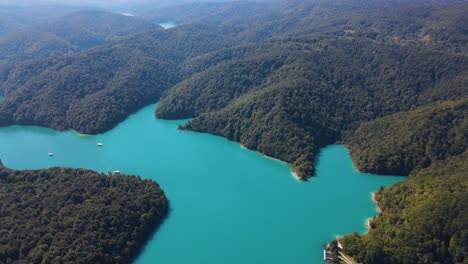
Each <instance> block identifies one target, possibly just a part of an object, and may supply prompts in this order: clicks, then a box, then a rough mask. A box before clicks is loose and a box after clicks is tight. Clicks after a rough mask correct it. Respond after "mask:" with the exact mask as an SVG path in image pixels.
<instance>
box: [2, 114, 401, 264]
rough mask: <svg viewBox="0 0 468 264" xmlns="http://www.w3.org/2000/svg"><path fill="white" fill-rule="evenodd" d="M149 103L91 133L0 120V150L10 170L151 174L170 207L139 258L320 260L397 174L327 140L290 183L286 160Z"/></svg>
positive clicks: (357, 226)
mask: <svg viewBox="0 0 468 264" xmlns="http://www.w3.org/2000/svg"><path fill="white" fill-rule="evenodd" d="M154 109H155V105H152V106H149V107H146V108H144V109H142V110H141V111H139V112H138V113H137V114H135V115H132V116H130V117H129V118H128V119H127V120H126V121H125V122H123V123H121V124H120V125H118V126H117V127H116V128H114V129H113V130H111V131H109V132H108V133H105V134H102V135H97V136H84V135H79V134H77V133H75V132H72V131H68V132H56V131H53V130H50V129H46V128H40V127H21V126H11V127H5V128H0V158H2V160H3V162H4V164H5V165H6V166H8V167H10V168H14V169H33V168H34V169H35V168H47V167H51V166H67V167H75V168H82V167H83V168H89V169H93V170H97V171H101V172H107V171H114V170H120V171H121V172H122V173H126V174H137V175H141V176H142V177H144V178H149V179H154V180H156V181H157V182H159V183H160V185H161V186H162V188H163V189H164V190H165V191H166V193H167V196H168V198H169V199H170V203H171V212H170V214H169V217H168V218H167V220H166V221H165V222H164V224H163V225H162V226H161V228H160V229H159V230H158V232H157V233H156V234H155V236H154V238H153V239H152V240H151V241H150V242H149V243H148V245H147V246H146V248H145V249H144V251H143V253H142V254H141V256H140V257H139V259H138V260H137V261H136V263H138V264H147V263H148V264H149V263H165V264H175V263H177V264H179V263H180V264H186V263H204V264H206V263H228V264H229V263H232V264H234V263H235V264H239V263H295V264H301V263H304V264H306V263H307V264H311V263H323V261H322V250H323V245H324V244H325V243H327V242H328V241H330V240H332V239H334V238H335V237H336V236H338V235H343V234H346V233H350V232H354V231H357V232H360V233H364V232H365V231H366V227H365V222H366V219H367V218H369V217H372V216H373V215H375V214H376V206H375V204H374V203H373V202H372V201H371V193H372V192H373V191H375V190H377V189H378V188H379V187H380V186H382V185H383V186H387V185H390V184H393V183H395V182H397V181H401V180H404V179H405V178H403V177H385V176H376V175H371V174H362V173H359V172H356V171H355V169H354V167H353V163H352V161H351V159H350V156H349V153H348V150H347V149H345V148H344V147H343V146H341V145H334V146H329V147H327V148H325V149H323V150H322V151H321V153H320V156H319V163H318V167H317V177H315V178H313V179H311V180H310V181H309V182H299V181H298V180H296V179H295V178H294V177H293V176H292V175H291V169H290V167H289V166H287V165H286V164H283V163H281V162H278V161H275V160H272V159H270V158H267V157H264V156H262V155H260V154H258V153H256V152H254V151H250V150H246V149H242V148H241V147H240V145H239V144H237V143H234V142H230V141H227V140H225V139H223V138H221V137H215V136H211V135H207V134H199V133H192V132H186V131H178V130H176V128H177V126H178V125H179V124H181V123H184V121H164V120H156V119H155V118H154ZM97 142H101V143H103V144H104V147H102V148H99V147H97V146H96V143H97ZM48 152H53V153H54V154H55V156H54V157H48V155H47V153H48Z"/></svg>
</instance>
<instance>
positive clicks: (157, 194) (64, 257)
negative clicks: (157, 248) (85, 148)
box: [0, 165, 168, 264]
mask: <svg viewBox="0 0 468 264" xmlns="http://www.w3.org/2000/svg"><path fill="white" fill-rule="evenodd" d="M167 211H168V201H167V199H166V196H165V195H164V192H163V191H162V190H161V189H160V188H159V186H158V185H157V184H156V183H155V182H153V181H150V180H142V179H140V178H139V177H136V176H125V175H106V174H101V173H96V172H93V171H89V170H84V169H67V168H51V169H46V170H31V171H15V170H10V169H7V168H5V167H3V166H2V165H0V263H5V264H7V263H129V262H130V261H131V260H132V259H133V258H134V257H135V256H136V254H138V253H139V251H140V250H141V249H142V247H143V246H144V245H145V243H146V240H147V239H148V238H149V237H150V236H151V235H152V234H153V232H154V231H155V229H156V228H157V227H158V225H159V224H160V223H161V222H162V221H163V219H164V217H165V216H166V213H167Z"/></svg>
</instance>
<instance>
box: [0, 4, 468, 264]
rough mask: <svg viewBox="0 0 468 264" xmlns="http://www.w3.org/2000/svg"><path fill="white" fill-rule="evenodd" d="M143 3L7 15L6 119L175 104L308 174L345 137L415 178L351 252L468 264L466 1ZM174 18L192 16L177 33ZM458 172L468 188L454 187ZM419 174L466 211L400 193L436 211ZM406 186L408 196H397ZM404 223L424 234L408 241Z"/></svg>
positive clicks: (98, 118)
mask: <svg viewBox="0 0 468 264" xmlns="http://www.w3.org/2000/svg"><path fill="white" fill-rule="evenodd" d="M95 3H98V2H95ZM98 4H101V3H100V2H99V3H98ZM160 4H161V5H162V4H163V3H160ZM118 5H119V6H124V3H123V2H119V3H118ZM137 6H138V5H135V6H133V9H132V10H134V13H133V14H134V15H135V16H124V15H119V14H114V13H110V12H105V11H96V10H92V11H90V10H87V11H77V12H75V11H76V10H75V9H74V8H69V9H68V8H65V9H63V8H60V12H57V13H61V14H64V12H68V11H70V12H71V11H73V12H71V13H69V14H68V15H65V16H62V17H60V18H59V17H54V16H52V17H48V15H47V14H49V12H51V10H54V9H50V8H49V9H47V8H46V9H40V10H39V11H34V12H37V13H39V14H40V15H38V16H37V18H35V19H28V16H27V14H28V13H27V11H25V10H30V9H28V8H18V9H15V10H16V12H17V13H18V14H23V15H20V16H19V19H12V18H11V16H10V17H9V16H5V17H4V18H2V19H4V21H7V22H5V23H2V24H0V25H1V26H0V33H1V32H3V34H2V35H1V37H0V62H2V64H3V65H2V66H1V67H0V94H2V95H3V96H4V100H3V102H2V104H1V105H0V125H3V126H6V125H13V124H20V125H39V126H47V127H50V128H54V129H57V130H67V129H74V130H76V131H78V132H81V133H88V134H98V133H103V132H106V131H108V130H110V129H112V128H113V127H114V126H115V125H117V124H118V123H119V122H121V121H123V120H124V119H125V118H127V117H128V115H130V114H132V113H134V112H136V111H137V110H139V109H141V108H142V107H144V106H146V105H149V104H151V103H155V102H156V101H161V103H160V104H159V106H158V108H157V109H156V111H155V115H156V116H157V117H158V118H165V119H185V118H192V120H191V121H190V122H189V123H187V124H185V125H183V126H181V127H180V129H185V130H192V131H197V132H204V133H210V134H213V135H219V136H223V137H225V138H227V139H229V140H233V141H237V142H240V143H242V144H243V145H244V146H246V147H247V148H249V149H253V150H257V151H259V152H261V153H263V154H266V155H268V156H271V157H274V158H279V159H281V160H283V161H285V162H287V163H289V164H291V166H292V168H293V171H294V172H295V173H296V174H297V176H298V177H299V178H301V179H303V180H306V179H307V178H309V177H311V176H313V175H314V171H315V161H316V155H317V153H318V151H319V150H320V148H322V147H324V146H326V145H329V144H333V143H336V142H341V143H344V144H347V145H348V146H349V147H350V148H351V153H352V156H353V158H354V161H355V162H357V167H358V168H360V169H362V170H364V171H367V172H375V173H380V174H398V175H408V174H410V175H412V177H413V176H414V177H415V179H414V180H410V181H408V183H402V184H400V185H398V187H394V188H392V189H391V190H389V191H381V192H379V197H378V199H380V200H379V201H382V202H383V203H384V207H385V208H389V209H388V210H391V212H392V213H391V214H389V215H384V216H383V218H382V219H383V220H376V221H375V222H372V223H373V224H374V225H375V226H377V225H380V226H378V227H374V228H375V231H371V232H370V235H369V236H366V237H364V238H362V237H360V236H348V237H347V238H345V241H346V243H345V244H346V248H345V252H347V253H348V254H350V255H352V256H353V257H355V258H356V259H357V260H358V261H363V262H364V263H435V262H440V263H464V261H466V260H467V259H468V253H467V252H468V249H467V248H468V241H467V240H466V237H468V236H458V235H455V234H458V232H462V233H463V234H466V232H468V231H467V229H466V227H463V226H462V225H460V224H459V223H460V222H462V220H460V219H465V216H466V211H461V210H462V209H460V208H463V206H461V202H463V201H461V198H460V199H454V200H453V199H451V198H450V199H449V198H447V197H450V194H447V192H448V193H453V194H454V195H456V197H462V198H463V197H464V198H466V197H465V196H464V195H463V192H464V191H466V184H464V182H466V176H467V174H466V168H465V165H467V164H466V162H467V160H466V148H467V142H468V138H467V134H466V131H467V129H468V128H467V127H466V124H467V123H468V113H467V109H466V98H467V97H468V57H467V52H468V50H467V47H468V31H467V25H466V17H465V16H466V14H468V3H467V2H466V1H463V0H448V1H436V0H427V1H426V0H390V1H384V0H349V1H329V0H316V1H312V0H310V1H299V0H284V1H281V0H277V1H271V2H260V1H239V2H227V3H224V2H216V3H203V2H201V3H189V4H184V5H182V4H179V5H174V6H166V7H162V8H161V7H159V8H154V7H151V4H148V3H147V2H142V3H141V5H139V6H140V7H142V6H145V8H142V9H141V8H140V9H139V8H136V7H137ZM31 12H33V11H31ZM10 21H14V22H10ZM160 22H176V23H178V24H179V26H177V27H175V28H172V29H169V30H165V29H162V28H161V27H159V26H157V25H156V24H157V23H160ZM444 161H447V163H444ZM446 164H455V165H454V166H453V168H455V169H454V171H451V172H450V173H448V172H443V173H441V172H440V169H439V168H440V167H441V166H442V167H443V166H447V165H446ZM437 177H440V178H437ZM444 177H445V178H446V179H447V181H446V182H445V180H444V179H445V178H444ZM439 181H443V182H444V183H443V184H439ZM450 182H457V183H460V185H459V186H458V185H457V186H458V187H457V189H456V190H447V189H446V188H448V187H447V186H448V185H449V184H448V183H450ZM415 184H419V185H420V186H428V187H427V188H428V189H430V190H431V193H430V194H427V197H429V198H430V199H435V200H437V199H438V197H439V198H441V199H448V200H450V203H453V204H454V206H453V207H451V208H444V207H443V206H444V204H442V203H436V204H434V205H433V206H434V207H436V209H437V210H436V209H434V210H430V209H427V210H423V209H421V210H423V211H424V213H422V214H424V215H426V216H427V219H428V221H427V222H426V221H425V220H424V219H420V218H419V217H414V216H413V215H406V214H410V213H407V212H406V211H405V210H410V209H406V208H400V207H398V204H392V203H390V202H388V201H386V200H385V199H404V198H402V196H403V197H408V200H411V201H414V203H420V204H422V206H430V205H427V204H426V203H422V201H421V200H418V198H417V197H413V196H412V195H413V194H414V192H413V191H409V190H412V189H417V188H419V187H417V186H415ZM405 186H406V187H405ZM422 189H424V188H422ZM405 191H407V192H408V193H409V194H408V196H405V195H399V194H398V192H405ZM393 192H397V193H396V194H395V193H393ZM386 197H392V198H386ZM429 198H428V199H429ZM413 206H414V204H413V202H411V206H408V208H413ZM418 210H419V209H418ZM440 210H442V211H443V210H447V211H448V212H449V213H447V214H443V213H440V212H441V211H440ZM403 212H404V214H405V215H403V216H402V214H403ZM392 214H396V215H398V219H396V218H395V216H392ZM444 215H446V216H447V217H446V218H444V220H443V221H440V223H444V224H451V223H453V230H445V231H443V232H442V231H441V232H438V231H437V230H429V231H427V230H426V231H427V232H425V231H424V229H419V227H421V226H424V227H425V228H429V227H430V226H434V225H435V224H434V221H433V220H434V218H437V217H442V216H444ZM392 219H393V220H392ZM405 221H410V222H405ZM435 222H437V221H435ZM402 223H405V224H402ZM429 223H430V224H429ZM401 225H402V226H403V227H402V226H401ZM397 226H398V227H399V228H405V229H404V230H411V233H412V234H414V236H413V238H414V239H413V240H404V239H405V236H404V235H400V234H398V231H394V230H396V229H395V228H397ZM374 228H373V229H374ZM381 230H383V231H381ZM385 230H389V232H396V233H395V234H393V235H387V233H385V232H386V231H385ZM454 230H455V231H454ZM383 233H384V234H383ZM424 233H430V234H433V237H429V238H428V237H426V236H424V235H423V234H424ZM389 237H390V238H389ZM394 237H397V239H399V240H400V239H401V240H402V241H403V240H404V241H403V242H401V244H405V245H408V247H410V246H411V245H412V244H415V243H425V242H427V241H428V240H430V239H431V238H434V240H433V242H430V243H429V242H427V243H429V244H430V249H429V250H428V249H427V248H416V249H415V251H416V254H409V253H408V252H409V251H406V250H399V249H398V248H395V247H386V245H385V244H384V243H383V242H382V241H386V240H388V239H390V240H391V239H392V238H394ZM408 241H410V242H408ZM434 241H435V242H434ZM418 254H419V255H418Z"/></svg>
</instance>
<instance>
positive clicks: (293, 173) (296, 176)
mask: <svg viewBox="0 0 468 264" xmlns="http://www.w3.org/2000/svg"><path fill="white" fill-rule="evenodd" d="M239 144H240V148H241V149H246V150H251V149H248V148H247V147H246V146H244V145H242V143H239ZM252 151H255V152H257V153H258V154H260V155H262V156H263V157H265V158H268V159H272V160H274V161H278V162H281V163H283V164H286V165H288V166H289V168H290V169H291V175H292V176H293V177H294V178H295V179H296V180H298V181H301V182H303V181H305V180H303V179H301V177H299V175H297V173H296V172H295V171H294V170H293V168H292V165H291V164H289V163H287V162H286V161H283V160H280V159H277V158H273V157H270V156H267V155H265V154H263V153H261V152H259V151H256V150H252Z"/></svg>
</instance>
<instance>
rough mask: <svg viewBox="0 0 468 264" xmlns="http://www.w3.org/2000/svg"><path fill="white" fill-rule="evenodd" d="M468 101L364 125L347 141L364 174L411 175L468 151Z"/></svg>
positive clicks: (424, 108) (430, 107)
mask: <svg viewBox="0 0 468 264" xmlns="http://www.w3.org/2000/svg"><path fill="white" fill-rule="evenodd" d="M467 131H468V99H466V98H465V99H463V100H460V101H453V102H450V101H448V102H443V103H438V104H433V105H429V106H426V107H422V108H419V109H417V110H414V111H411V112H401V113H398V114H395V115H391V116H387V117H384V118H381V119H377V120H374V121H370V122H367V123H363V124H361V125H360V126H359V127H358V129H357V130H356V131H353V132H350V133H349V135H348V136H346V138H345V142H346V144H348V145H349V147H350V148H351V156H352V158H353V160H354V161H355V163H356V166H357V168H359V169H360V170H362V171H368V172H379V173H384V174H392V175H397V174H398V175H408V174H409V173H410V172H412V171H419V170H420V169H421V168H425V167H427V166H429V165H430V164H432V163H434V162H436V161H438V160H444V159H447V158H449V157H451V156H456V155H460V154H461V153H463V152H464V151H465V150H466V149H467V148H468V133H467Z"/></svg>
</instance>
